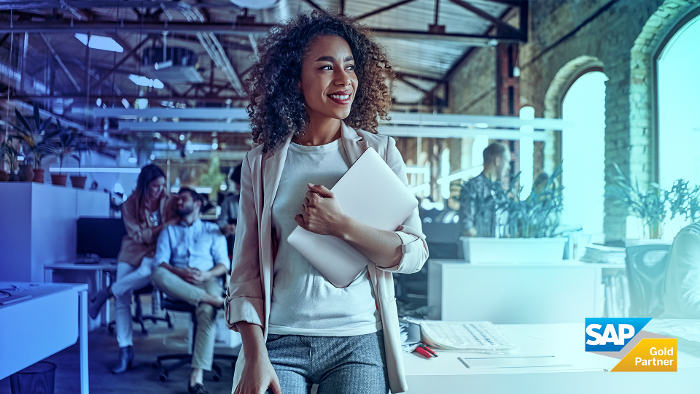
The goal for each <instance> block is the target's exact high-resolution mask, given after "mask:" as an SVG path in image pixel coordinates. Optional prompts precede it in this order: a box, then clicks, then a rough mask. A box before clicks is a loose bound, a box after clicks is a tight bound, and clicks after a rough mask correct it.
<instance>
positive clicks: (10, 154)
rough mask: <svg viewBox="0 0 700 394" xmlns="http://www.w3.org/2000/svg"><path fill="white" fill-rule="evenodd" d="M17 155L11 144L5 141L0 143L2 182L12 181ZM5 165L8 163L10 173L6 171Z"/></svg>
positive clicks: (0, 180) (0, 176)
mask: <svg viewBox="0 0 700 394" xmlns="http://www.w3.org/2000/svg"><path fill="white" fill-rule="evenodd" d="M16 155H17V152H16V151H15V148H13V147H12V145H11V144H10V143H9V142H7V141H3V142H2V143H0V182H7V181H9V180H11V179H10V176H11V174H13V173H14V171H13V162H14V158H15V156H16ZM5 163H7V169H8V170H10V172H7V171H5V168H6V167H5Z"/></svg>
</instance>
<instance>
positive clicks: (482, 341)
mask: <svg viewBox="0 0 700 394" xmlns="http://www.w3.org/2000/svg"><path fill="white" fill-rule="evenodd" d="M420 326H421V334H422V335H423V340H424V341H425V343H427V344H429V345H432V346H435V347H436V348H439V349H444V350H466V351H472V352H482V353H513V352H514V351H515V350H516V346H515V345H514V344H513V343H512V342H511V341H510V340H509V339H508V337H506V335H505V334H504V333H503V332H502V331H501V330H500V329H499V328H498V327H497V326H496V325H494V324H493V323H491V322H487V321H481V322H445V321H432V320H426V321H422V322H421V323H420Z"/></svg>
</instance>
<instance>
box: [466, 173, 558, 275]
mask: <svg viewBox="0 0 700 394" xmlns="http://www.w3.org/2000/svg"><path fill="white" fill-rule="evenodd" d="M561 173H562V165H561V164H560V165H559V166H558V167H557V168H556V170H555V171H554V173H553V174H552V176H551V177H549V179H548V180H547V182H546V184H545V185H544V186H543V187H542V188H539V189H538V188H533V189H532V192H531V194H530V196H528V197H527V198H522V196H521V193H522V187H519V186H517V183H518V182H517V181H518V179H519V177H520V173H518V174H517V175H516V176H515V177H513V178H512V179H511V180H510V183H509V184H508V186H507V188H503V187H502V184H501V183H500V182H494V188H493V191H492V193H491V197H492V198H489V199H485V200H477V201H476V204H477V208H476V209H489V210H491V211H493V212H496V215H497V217H498V218H499V220H497V225H496V233H497V235H498V236H499V238H491V237H461V238H460V239H461V241H462V249H463V252H464V258H465V260H466V261H469V262H471V263H548V262H559V261H561V260H562V258H563V256H564V246H565V244H566V238H562V237H558V236H557V233H556V229H557V227H558V226H559V216H560V214H561V211H562V209H563V190H564V188H563V186H561V185H557V183H556V181H555V180H556V179H557V178H559V177H560V176H561Z"/></svg>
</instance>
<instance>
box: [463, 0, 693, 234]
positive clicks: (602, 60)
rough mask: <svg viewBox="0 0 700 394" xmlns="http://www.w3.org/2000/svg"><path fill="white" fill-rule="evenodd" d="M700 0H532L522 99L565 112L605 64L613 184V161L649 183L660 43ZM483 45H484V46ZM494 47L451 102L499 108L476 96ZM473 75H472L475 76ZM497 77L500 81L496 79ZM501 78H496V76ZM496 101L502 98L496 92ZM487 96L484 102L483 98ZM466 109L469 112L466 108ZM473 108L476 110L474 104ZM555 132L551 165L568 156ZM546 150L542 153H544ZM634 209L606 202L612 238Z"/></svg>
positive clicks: (547, 163)
mask: <svg viewBox="0 0 700 394" xmlns="http://www.w3.org/2000/svg"><path fill="white" fill-rule="evenodd" d="M699 3H700V1H699V0H666V1H663V0H530V10H529V11H530V12H529V14H530V23H529V26H530V31H529V42H528V43H527V44H524V45H521V48H520V68H521V75H520V95H521V98H520V100H521V105H531V106H533V107H534V108H535V114H536V116H537V117H543V116H544V117H560V115H561V114H560V113H559V112H560V109H559V107H560V105H561V99H562V96H563V94H564V93H565V89H566V88H568V86H569V85H570V83H571V82H572V81H571V79H572V78H574V77H576V75H578V73H580V72H581V71H583V70H584V69H585V68H586V67H591V66H592V65H598V66H602V68H603V72H605V74H606V75H607V76H608V78H609V80H608V82H607V84H606V102H605V105H606V135H605V173H606V184H608V185H609V184H610V183H611V176H612V175H613V174H614V166H613V164H617V165H619V166H620V168H621V170H622V171H623V172H624V173H625V174H627V175H631V176H632V177H635V178H637V179H639V181H640V183H642V184H643V185H644V184H647V183H648V182H649V181H651V180H653V179H654V177H655V170H654V165H655V163H654V158H655V153H654V144H653V142H654V141H655V137H654V136H653V127H652V120H651V113H652V108H651V101H650V97H651V85H652V80H651V75H652V65H653V63H654V54H655V51H656V50H657V49H658V47H659V45H660V43H661V42H662V40H663V39H664V37H666V36H667V35H668V32H669V31H670V30H671V29H672V27H673V26H675V25H676V24H677V23H678V22H679V21H680V20H681V19H682V17H683V16H684V15H685V14H686V13H687V12H688V11H689V10H691V9H692V8H694V7H697V6H698V4H699ZM482 52H483V53H482ZM493 56H494V55H493V50H492V49H490V48H481V49H478V50H477V53H476V54H474V56H473V57H472V59H479V60H472V59H468V60H467V61H466V62H465V63H464V64H463V65H462V66H461V67H460V68H459V69H458V70H456V72H455V73H454V74H453V77H452V78H450V84H451V85H450V86H453V85H452V84H453V83H455V82H456V81H458V80H460V81H464V80H469V81H471V82H472V83H471V84H470V86H473V88H472V91H471V92H469V94H459V93H456V94H455V95H454V96H451V97H450V109H451V110H453V111H454V112H458V113H476V112H473V110H475V109H477V108H478V109H481V110H483V112H481V114H483V115H491V114H493V113H494V111H492V110H491V109H492V107H489V106H487V105H485V104H481V106H479V105H478V104H473V102H474V98H475V97H486V96H487V95H488V92H487V89H488V86H489V84H488V81H487V79H489V78H495V76H494V71H493V64H494V63H495V62H493V61H492V62H491V63H490V64H491V65H492V66H491V70H484V67H485V65H486V63H488V61H487V59H489V58H490V59H493ZM467 78H468V79H467ZM494 82H495V81H494ZM454 86H457V85H454ZM494 86H495V83H494ZM491 102H492V103H493V102H495V100H491ZM477 103H479V102H477ZM463 111H464V112H463ZM467 111H468V112H467ZM559 138H560V137H559V135H558V134H557V133H554V132H550V133H548V138H547V141H546V142H545V144H543V145H538V147H536V157H537V158H538V160H541V162H539V164H538V163H537V162H536V168H537V166H538V165H541V166H542V168H543V169H544V171H551V170H552V169H553V167H554V165H555V163H557V162H558V161H559V159H560V157H561V156H560V145H561V143H560V139H559ZM540 158H541V159H540ZM626 218H627V212H626V210H625V209H624V208H623V207H621V206H619V204H616V203H614V202H613V201H610V200H606V202H605V222H604V230H605V233H606V238H607V239H619V238H625V237H626V235H627V228H626Z"/></svg>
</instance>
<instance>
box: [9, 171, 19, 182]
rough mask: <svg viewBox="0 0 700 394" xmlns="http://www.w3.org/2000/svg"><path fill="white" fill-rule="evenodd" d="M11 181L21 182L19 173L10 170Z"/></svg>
mask: <svg viewBox="0 0 700 394" xmlns="http://www.w3.org/2000/svg"><path fill="white" fill-rule="evenodd" d="M10 182H19V175H17V174H15V173H13V172H10Z"/></svg>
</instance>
